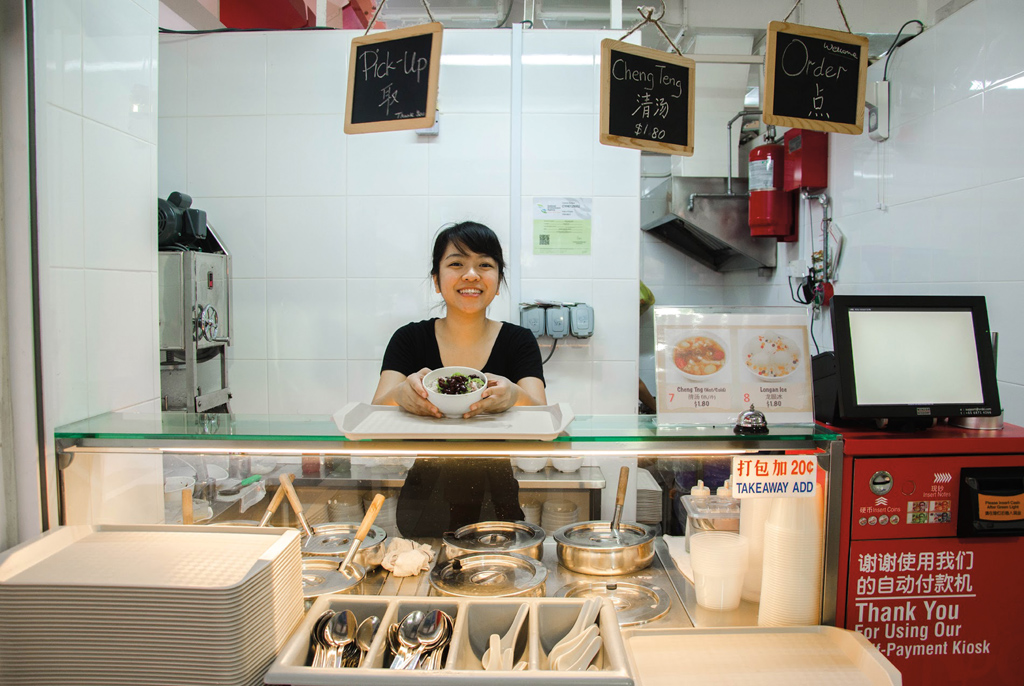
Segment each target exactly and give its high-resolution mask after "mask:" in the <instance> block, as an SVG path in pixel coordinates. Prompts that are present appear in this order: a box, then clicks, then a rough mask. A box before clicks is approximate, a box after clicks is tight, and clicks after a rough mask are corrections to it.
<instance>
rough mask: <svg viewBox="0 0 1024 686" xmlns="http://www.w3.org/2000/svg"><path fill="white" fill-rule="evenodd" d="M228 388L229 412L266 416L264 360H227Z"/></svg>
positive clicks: (266, 392)
mask: <svg viewBox="0 0 1024 686" xmlns="http://www.w3.org/2000/svg"><path fill="white" fill-rule="evenodd" d="M228 387H229V388H230V389H231V411H232V412H233V413H235V414H268V413H269V412H270V401H269V395H270V393H269V392H268V390H267V361H266V360H229V362H228Z"/></svg>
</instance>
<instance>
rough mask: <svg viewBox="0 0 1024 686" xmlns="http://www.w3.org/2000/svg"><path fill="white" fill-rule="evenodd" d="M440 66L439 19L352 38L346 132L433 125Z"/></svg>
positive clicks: (367, 131) (421, 127)
mask: <svg viewBox="0 0 1024 686" xmlns="http://www.w3.org/2000/svg"><path fill="white" fill-rule="evenodd" d="M440 68H441V25H440V24H438V23H436V22H435V23H432V24H423V25H420V26H410V27H409V28H404V29H397V30H395V31H385V32H383V33H377V34H374V35H372V36H361V37H359V38H355V39H353V41H352V49H351V52H350V54H349V64H348V98H347V101H346V104H345V133H370V132H372V131H399V130H403V129H425V128H430V127H431V126H433V125H434V113H435V112H436V111H437V77H438V73H439V72H440Z"/></svg>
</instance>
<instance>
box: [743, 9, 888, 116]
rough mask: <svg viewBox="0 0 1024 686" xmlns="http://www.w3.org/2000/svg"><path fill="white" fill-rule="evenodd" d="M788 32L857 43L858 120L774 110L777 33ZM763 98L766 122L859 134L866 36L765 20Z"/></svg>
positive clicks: (819, 38)
mask: <svg viewBox="0 0 1024 686" xmlns="http://www.w3.org/2000/svg"><path fill="white" fill-rule="evenodd" d="M779 33H788V34H792V35H797V36H807V37H808V38H815V39H818V40H824V41H835V42H836V43H842V44H846V45H857V46H860V62H859V65H858V68H859V73H858V75H857V115H856V117H857V121H856V123H855V124H847V123H843V122H833V121H826V120H822V119H802V118H799V117H784V116H778V115H776V114H774V111H775V62H776V59H778V57H779V56H778V54H777V50H776V47H777V45H778V34H779ZM764 66H765V100H764V114H763V115H762V119H763V121H764V123H765V124H773V125H775V126H788V127H791V128H798V129H809V130H811V131H826V132H832V133H849V134H854V135H860V134H861V133H863V132H864V93H865V89H866V88H867V75H868V39H867V38H865V37H864V36H857V35H855V34H852V33H846V32H844V31H832V30H830V29H822V28H818V27H816V26H803V25H801V24H787V23H785V22H781V21H773V22H771V23H769V24H768V54H767V55H766V56H765V62H764Z"/></svg>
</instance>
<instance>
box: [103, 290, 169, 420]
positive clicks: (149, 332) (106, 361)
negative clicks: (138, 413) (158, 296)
mask: <svg viewBox="0 0 1024 686" xmlns="http://www.w3.org/2000/svg"><path fill="white" fill-rule="evenodd" d="M153 283H154V279H152V275H151V274H149V273H144V272H128V271H96V270H87V271H86V272H85V306H86V314H87V316H86V326H85V347H86V351H87V354H88V356H89V414H90V415H97V414H102V413H104V412H110V411H113V410H118V409H121V408H123V407H128V406H130V405H135V404H137V403H140V402H144V401H146V400H149V399H151V398H154V397H156V396H157V395H159V384H158V383H157V382H156V377H157V373H158V370H159V359H158V351H157V346H156V345H155V342H156V326H157V313H156V311H155V309H154V306H153V304H154V302H155V296H154V293H153V288H154V286H153ZM125 351H132V352H131V354H126V353H125Z"/></svg>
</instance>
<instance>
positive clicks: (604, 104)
mask: <svg viewBox="0 0 1024 686" xmlns="http://www.w3.org/2000/svg"><path fill="white" fill-rule="evenodd" d="M612 50H614V51H616V52H624V53H627V54H629V55H636V56H637V57H646V58H647V59H650V60H655V61H657V62H667V63H669V64H675V65H678V66H681V67H685V68H686V69H689V70H690V78H689V79H688V81H689V87H688V90H689V92H688V93H687V106H686V107H687V112H686V118H687V121H686V141H687V145H673V144H669V143H660V142H658V141H652V140H648V139H646V138H631V137H629V136H616V135H613V134H612V133H611V132H610V131H609V124H610V121H609V120H610V112H611V109H610V105H611V102H610V98H611V80H612V67H613V64H612ZM696 66H697V63H696V62H694V61H693V60H691V59H690V58H688V57H683V56H682V55H673V54H671V53H667V52H662V51H661V50H654V49H652V48H645V47H642V46H639V45H633V44H632V43H623V42H622V41H617V40H612V39H610V38H605V39H604V40H602V41H601V130H600V138H599V140H600V142H601V143H603V144H604V145H616V146H619V147H622V148H633V149H634V150H649V151H651V152H660V153H665V154H667V155H682V156H684V157H690V156H692V155H693V114H694V112H693V107H694V83H695V82H696V78H695V77H696Z"/></svg>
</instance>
